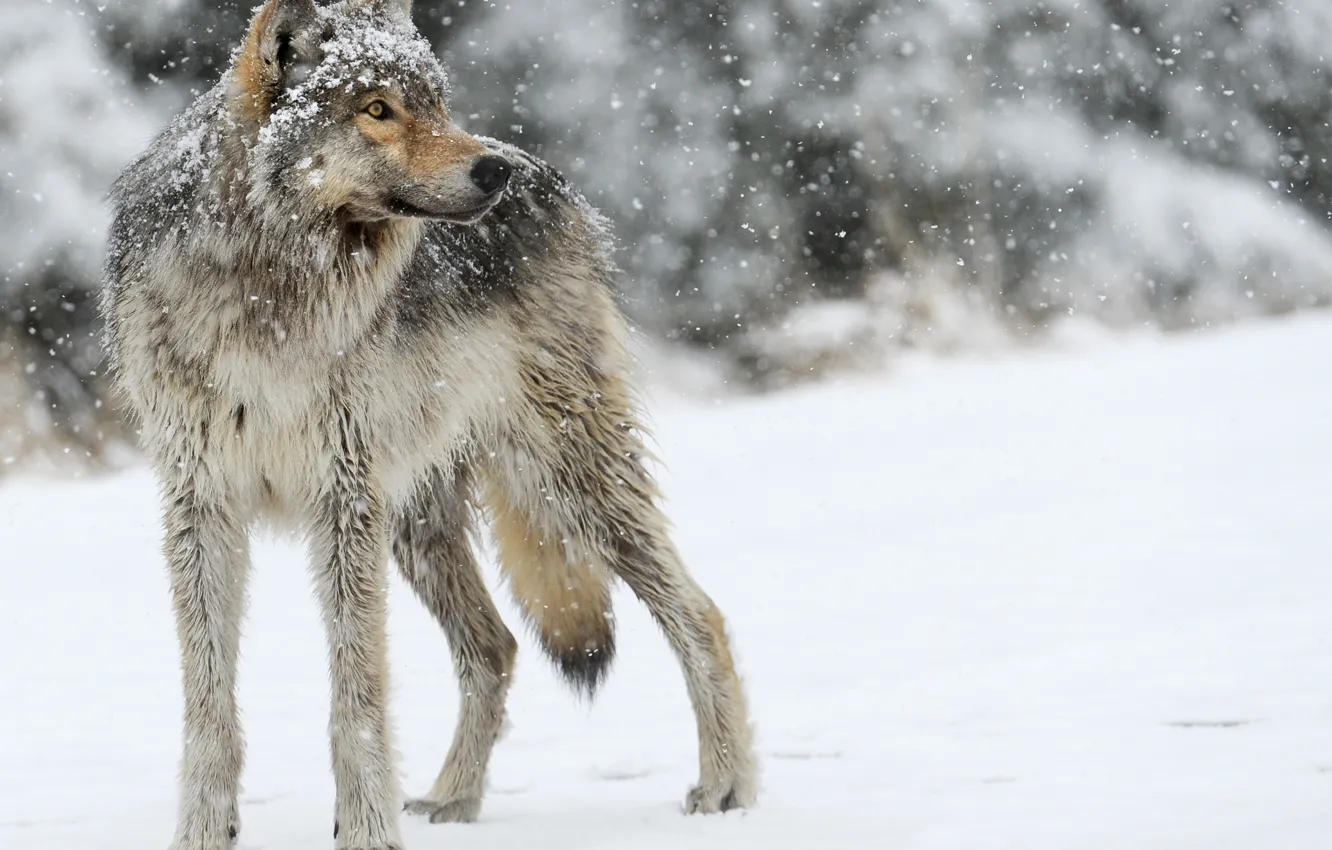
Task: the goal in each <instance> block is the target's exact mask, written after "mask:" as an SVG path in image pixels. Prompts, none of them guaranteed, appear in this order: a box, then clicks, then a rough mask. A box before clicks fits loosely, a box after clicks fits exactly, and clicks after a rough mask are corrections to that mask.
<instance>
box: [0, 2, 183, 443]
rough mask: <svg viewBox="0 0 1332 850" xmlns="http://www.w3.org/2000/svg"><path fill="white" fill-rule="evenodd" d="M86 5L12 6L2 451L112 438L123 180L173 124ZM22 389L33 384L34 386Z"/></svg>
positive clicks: (2, 141)
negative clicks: (110, 383) (105, 420)
mask: <svg viewBox="0 0 1332 850" xmlns="http://www.w3.org/2000/svg"><path fill="white" fill-rule="evenodd" d="M95 21H96V13H95V9H94V8H93V7H91V6H85V5H83V4H80V3H72V2H48V0H7V2H6V4H5V7H4V10H3V12H0V22H2V25H0V233H3V234H4V236H3V238H0V382H3V384H4V386H5V387H6V388H7V389H8V392H7V393H6V396H5V397H4V398H0V425H2V426H3V427H0V432H3V433H0V456H3V459H6V460H7V459H9V458H12V457H15V456H16V455H17V454H18V453H19V451H20V449H19V448H18V447H19V444H20V442H21V443H22V444H24V445H33V444H34V443H40V442H42V440H43V437H44V436H45V435H46V434H47V432H48V431H49V429H51V428H53V427H59V428H61V429H63V432H64V436H65V437H66V439H72V440H74V441H75V442H77V443H79V444H81V445H82V446H83V447H84V448H87V449H92V448H95V447H96V446H97V444H98V442H99V432H100V425H101V423H100V421H99V420H100V417H98V416H97V415H96V413H95V411H96V409H97V407H98V399H99V397H100V394H101V393H102V392H103V391H104V388H103V387H101V386H99V385H98V383H97V382H96V381H95V380H93V379H94V378H95V375H94V373H95V372H96V367H97V364H98V362H99V361H100V359H101V353H100V347H99V345H98V341H97V339H96V335H95V324H96V315H95V314H96V293H97V288H98V282H99V279H100V276H101V264H102V250H103V236H104V227H105V224H106V210H105V207H104V203H103V199H104V196H105V193H106V189H107V187H108V186H109V185H110V183H111V180H112V179H114V177H115V175H116V174H117V173H118V172H119V170H120V169H121V168H122V167H123V166H124V164H125V163H126V162H127V161H128V160H129V159H130V157H132V156H133V155H134V154H135V153H137V152H138V150H139V149H140V147H141V146H142V145H143V144H144V143H145V142H146V141H147V139H148V138H149V136H150V135H151V134H152V133H153V132H154V131H155V130H156V128H157V124H158V122H159V121H160V120H161V116H160V114H158V112H156V111H154V110H152V109H146V108H145V105H144V103H143V98H142V97H141V96H140V95H139V93H138V92H136V91H135V90H134V89H133V88H131V87H130V86H129V85H127V80H126V74H125V72H124V71H123V70H122V69H120V68H119V67H117V66H116V65H114V64H113V63H111V62H109V61H108V60H107V59H106V57H105V55H104V52H103V48H102V45H101V43H100V42H99V41H98V39H97V37H96V33H95V30H94V26H95ZM17 388H24V391H22V392H20V391H18V390H17Z"/></svg>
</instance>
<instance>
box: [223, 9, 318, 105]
mask: <svg viewBox="0 0 1332 850" xmlns="http://www.w3.org/2000/svg"><path fill="white" fill-rule="evenodd" d="M319 24H320V21H319V10H318V9H317V8H316V7H315V3H314V0H268V2H266V3H264V5H263V6H262V7H261V8H260V9H259V11H258V12H256V13H255V16H254V18H253V19H252V20H251V21H250V29H249V32H248V33H246V36H245V46H244V47H243V48H242V49H241V52H240V54H239V55H238V56H237V57H236V65H235V79H234V85H235V86H236V87H237V88H238V89H239V90H238V91H237V92H236V93H237V94H238V95H239V96H241V97H242V98H249V100H250V102H251V104H252V108H253V110H254V112H253V114H252V116H251V117H253V118H255V119H257V120H260V121H262V120H263V118H264V117H265V116H266V115H267V114H268V111H269V108H270V107H271V106H272V105H273V100H274V98H276V97H277V95H278V94H279V93H280V92H281V91H283V90H284V89H287V88H290V87H292V86H294V85H297V84H299V83H300V82H301V80H303V79H304V78H305V77H306V76H307V75H309V73H310V71H311V70H312V69H313V68H314V66H315V65H316V64H317V63H318V61H319V42H320V25H319ZM248 111H249V110H248V109H247V112H248Z"/></svg>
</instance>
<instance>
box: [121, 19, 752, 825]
mask: <svg viewBox="0 0 1332 850" xmlns="http://www.w3.org/2000/svg"><path fill="white" fill-rule="evenodd" d="M410 13H411V9H410V0H343V1H342V2H337V3H334V4H331V5H327V6H318V5H316V4H315V3H314V0H267V2H266V3H265V4H264V5H263V6H262V7H260V8H259V9H258V10H257V11H256V12H255V14H254V16H253V18H252V20H251V22H250V25H249V27H248V31H247V33H246V35H245V37H244V41H243V43H242V44H241V45H239V46H238V48H237V49H236V51H235V53H234V54H233V56H232V60H231V63H230V65H229V67H228V69H227V70H226V71H225V73H224V74H223V76H222V78H221V80H220V81H219V82H218V84H217V85H216V86H215V87H214V88H213V89H211V90H210V91H208V92H206V93H204V94H203V95H201V96H200V97H199V98H198V99H197V100H196V101H195V102H194V103H193V105H192V106H191V107H189V108H188V109H187V111H186V112H184V113H183V114H182V115H181V116H180V117H179V118H177V119H176V120H175V121H174V122H173V123H172V124H171V125H170V126H169V127H168V128H167V129H166V130H165V131H163V133H162V134H161V135H160V136H159V137H158V138H156V139H155V140H154V141H153V142H152V143H151V144H150V146H149V147H148V149H147V150H146V152H144V153H143V154H142V155H141V156H139V157H138V158H137V159H136V160H135V161H134V162H133V163H132V164H130V165H129V166H128V167H127V168H126V170H125V171H124V173H123V174H122V175H121V176H120V178H119V179H118V181H117V182H116V184H115V186H114V188H113V190H112V195H111V198H112V207H113V223H112V226H111V231H110V236H109V244H108V251H107V261H106V279H107V282H106V286H105V288H104V291H103V298H102V309H103V312H104V316H105V321H106V328H107V330H106V341H107V349H108V354H109V359H110V361H111V364H112V367H113V370H114V374H115V380H116V384H117V386H118V388H119V390H120V392H121V394H122V396H123V398H124V399H125V403H126V407H127V408H128V410H129V412H130V413H131V414H132V416H133V418H134V421H135V424H136V426H137V427H138V429H139V432H140V434H141V442H142V445H143V447H144V449H145V453H146V455H147V457H148V458H149V459H150V461H151V464H152V467H153V469H154V471H155V474H156V478H157V480H158V482H159V485H160V492H161V499H162V507H163V516H164V526H165V534H164V544H163V551H164V554H165V558H166V562H167V564H168V570H169V575H170V586H171V594H172V601H173V603H174V608H175V618H176V625H177V635H178V638H179V644H180V652H181V664H182V671H183V690H184V734H183V752H182V757H181V768H180V777H179V783H180V784H179V811H178V822H177V828H176V832H175V837H174V843H173V844H172V847H173V848H174V850H217V848H224V847H232V846H234V844H235V842H236V838H237V834H238V832H239V828H240V821H239V816H238V811H237V791H238V785H239V780H240V776H241V770H242V764H243V760H244V746H243V741H242V733H241V728H240V725H239V723H238V718H237V702H236V660H237V652H238V644H239V640H240V632H241V621H242V615H243V609H244V607H245V598H246V577H247V574H248V572H249V570H250V551H249V537H250V532H251V530H252V529H253V528H255V527H256V526H257V525H259V524H265V525H269V526H276V527H278V528H281V529H288V530H292V531H295V532H296V533H298V534H300V535H301V536H303V537H304V538H305V539H307V540H308V541H309V544H310V561H311V565H312V572H313V575H314V580H315V582H314V583H315V589H316V595H317V597H318V600H319V603H320V606H321V610H322V617H323V623H324V627H325V630H326V633H327V634H326V637H327V641H328V647H329V671H330V677H331V680H332V688H331V691H332V709H331V715H330V721H329V729H330V739H331V750H332V764H333V773H334V778H335V784H336V789H337V799H336V802H335V814H334V839H335V845H336V846H337V847H338V848H345V850H389V849H390V848H394V850H398V848H401V846H402V842H401V834H400V829H399V824H398V820H399V817H398V816H399V812H400V811H401V810H402V809H403V808H404V802H403V800H402V798H401V795H400V791H399V784H398V778H397V775H396V770H395V764H394V757H393V745H392V742H391V739H390V717H389V709H388V692H389V684H388V678H389V672H388V669H387V659H386V642H385V619H386V589H387V582H388V569H389V567H388V565H389V563H390V561H393V562H396V565H397V569H398V571H399V572H400V573H401V575H402V577H403V579H404V580H405V581H406V583H407V584H409V585H410V586H411V587H412V588H413V590H414V591H415V594H416V595H417V597H419V599H420V601H421V602H422V603H424V605H425V606H426V608H427V609H428V610H429V611H430V613H431V614H432V615H433V617H434V618H435V619H436V620H437V621H438V623H439V626H440V627H441V628H442V629H443V631H444V633H445V635H446V636H447V639H448V644H449V647H450V651H451V654H452V661H453V664H454V667H455V670H456V673H457V677H458V680H459V689H460V693H461V708H460V716H459V718H458V721H457V727H456V732H455V734H454V737H453V742H452V745H451V747H450V749H449V751H448V755H447V757H446V759H445V761H444V765H443V768H442V769H441V770H440V772H439V775H438V778H437V779H436V780H435V783H434V785H433V786H432V787H431V788H430V790H429V792H427V793H426V794H425V796H424V797H421V798H419V799H415V800H411V801H409V802H406V804H405V808H406V809H407V810H408V811H410V812H413V813H417V814H421V815H425V816H428V817H429V819H430V820H431V821H432V822H440V821H471V820H474V819H475V818H476V817H477V816H478V813H479V811H480V809H481V803H482V795H483V791H484V783H485V776H486V769H487V764H488V762H489V759H490V755H491V750H492V747H493V745H494V743H495V741H496V739H497V737H498V736H499V733H500V729H501V726H502V724H503V722H504V712H505V697H506V693H507V691H508V688H509V684H510V681H511V678H512V672H513V669H514V660H515V653H516V651H517V644H516V642H515V640H514V637H513V635H512V634H511V633H510V631H509V629H508V628H507V627H506V626H505V624H504V623H503V622H502V620H501V618H500V615H499V613H498V611H497V610H496V607H495V604H494V602H493V601H492V599H491V597H490V595H489V593H488V591H487V589H486V587H485V585H484V583H483V580H482V576H481V574H480V572H479V569H478V564H477V558H476V555H475V554H474V551H473V546H472V544H471V540H472V538H473V536H474V534H475V533H477V530H478V529H479V527H480V525H479V523H480V522H481V521H482V520H486V521H488V522H489V525H490V528H491V532H492V536H493V539H494V540H495V542H496V549H497V553H498V559H499V562H500V565H501V568H502V571H503V574H504V575H505V577H506V578H507V583H508V585H509V587H510V589H511V590H512V593H513V596H514V597H515V599H516V600H517V603H518V606H519V608H520V609H521V611H522V612H523V614H524V616H525V619H526V620H527V621H528V623H529V624H530V626H531V627H532V628H533V630H534V632H535V634H536V636H537V637H538V638H539V642H540V644H541V646H542V647H543V648H544V650H545V652H546V653H547V654H548V655H549V656H550V658H551V659H553V661H554V663H555V665H556V666H557V668H558V670H559V672H560V673H562V674H563V676H564V678H565V679H566V680H567V681H568V682H569V683H570V684H572V685H573V686H574V687H575V688H576V689H581V690H582V691H585V692H587V693H588V694H591V693H592V692H593V691H594V690H595V689H596V687H597V686H598V684H599V683H600V682H601V681H602V679H603V677H604V676H605V675H606V672H607V669H608V667H609V665H610V663H611V659H612V657H613V655H614V652H615V641H614V630H613V625H614V624H613V620H612V616H611V590H612V586H613V582H614V581H615V580H616V579H618V580H621V581H623V582H624V583H625V584H627V585H628V586H629V588H630V589H631V590H632V591H633V593H634V594H635V595H636V596H637V597H638V599H639V600H641V601H642V602H643V603H644V604H645V605H646V606H647V608H648V609H649V611H650V612H651V614H652V616H653V617H654V618H655V620H656V621H657V623H658V624H659V625H660V626H661V628H662V630H663V631H664V632H665V635H666V638H667V640H668V641H669V643H670V646H671V647H672V649H673V650H674V652H675V654H676V656H677V657H678V659H679V662H680V665H681V667H682V669H683V672H684V678H685V682H686V685H687V688H688V693H689V697H690V699H691V702H692V704H693V709H694V714H695V719H696V722H697V729H698V747H699V779H698V782H697V784H696V785H695V786H693V787H692V789H691V790H690V791H689V792H688V794H687V796H686V799H685V804H684V807H685V809H686V811H688V812H719V811H724V810H727V809H732V808H737V807H745V806H749V805H751V804H752V803H754V802H755V798H756V794H757V781H758V776H757V766H756V761H755V758H754V754H753V749H752V733H751V728H750V722H749V718H748V712H747V708H746V702H745V695H744V692H743V690H742V686H741V682H740V678H739V676H738V675H737V672H736V668H735V664H734V662H733V660H732V654H731V649H730V645H729V638H728V635H727V629H726V626H725V623H724V620H723V618H722V614H721V612H720V611H719V610H718V609H717V606H716V605H714V604H713V602H712V601H711V600H710V599H709V597H708V596H707V594H706V593H704V591H703V590H702V589H701V588H700V587H699V585H698V584H697V583H696V582H695V581H694V580H693V579H692V578H691V577H690V575H689V574H688V572H687V571H686V569H685V568H684V566H683V565H682V563H681V560H680V557H679V555H678V554H677V552H676V550H675V548H674V547H673V545H672V543H671V540H670V537H669V534H668V530H667V522H666V520H665V518H664V517H663V515H662V512H661V509H660V507H659V494H658V492H657V489H656V486H655V484H654V482H653V479H652V477H651V475H650V472H649V470H648V468H647V467H646V465H645V464H646V462H647V461H648V460H649V455H648V451H647V449H646V448H645V431H644V428H643V425H642V423H641V414H640V406H639V403H638V401H637V400H636V396H635V394H634V390H633V386H632V382H631V379H630V366H631V360H630V355H629V353H628V348H627V334H628V331H627V323H626V320H625V318H624V317H623V316H622V314H621V313H620V311H619V309H618V308H617V306H616V302H615V300H614V296H613V285H614V275H615V274H616V271H615V269H614V267H613V265H612V261H611V258H610V250H611V243H610V239H609V236H608V229H607V224H606V222H605V221H604V220H603V219H602V218H601V217H600V216H599V215H598V214H597V213H596V212H595V211H594V210H593V209H592V208H591V207H590V206H589V205H588V204H587V202H586V201H585V200H584V199H583V198H582V197H581V196H580V195H579V194H578V192H577V191H575V189H574V188H573V187H571V186H570V184H569V183H568V182H567V181H566V180H565V179H564V178H563V177H562V176H561V175H560V174H559V173H557V172H556V171H555V170H554V169H552V168H551V167H550V166H548V165H547V164H545V163H543V162H541V161H539V160H537V159H535V158H533V157H531V156H528V155H527V154H525V153H523V152H522V151H520V150H518V149H517V148H514V147H511V146H509V145H506V144H501V143H499V142H496V141H494V140H490V139H484V138H480V137H475V136H472V135H469V134H467V133H465V132H463V131H462V130H460V129H459V128H458V127H457V126H455V125H454V124H453V123H452V122H451V120H450V117H449V111H448V92H449V88H448V79H447V77H446V74H445V72H444V70H443V69H442V67H441V65H440V64H439V62H438V60H437V59H436V57H435V55H434V53H433V51H432V50H431V48H430V46H429V45H428V44H427V43H426V42H425V41H424V40H423V39H422V38H421V37H420V35H419V33H418V32H417V31H416V29H415V28H414V26H413V25H412V23H411V17H410Z"/></svg>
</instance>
